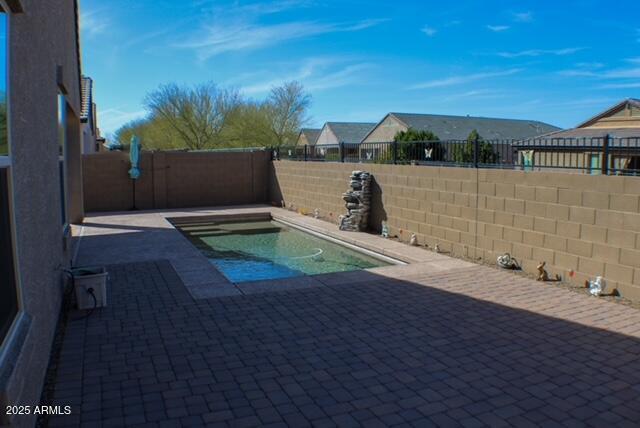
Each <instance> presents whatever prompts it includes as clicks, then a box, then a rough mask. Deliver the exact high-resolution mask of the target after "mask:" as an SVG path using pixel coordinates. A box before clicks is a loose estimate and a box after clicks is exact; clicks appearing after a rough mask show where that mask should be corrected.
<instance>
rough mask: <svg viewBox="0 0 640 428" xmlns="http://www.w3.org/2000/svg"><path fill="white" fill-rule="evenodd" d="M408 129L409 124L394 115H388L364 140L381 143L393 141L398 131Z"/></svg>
mask: <svg viewBox="0 0 640 428" xmlns="http://www.w3.org/2000/svg"><path fill="white" fill-rule="evenodd" d="M406 130H407V126H406V125H405V124H403V123H402V122H400V121H399V120H398V119H396V118H395V117H393V116H387V117H386V118H385V119H384V120H383V121H382V122H381V123H380V124H379V125H378V126H376V127H375V129H374V130H373V131H371V133H370V134H369V135H368V136H367V137H366V138H365V139H364V140H363V141H362V142H363V143H380V142H387V141H393V138H394V137H395V136H396V134H397V133H398V132H401V131H406Z"/></svg>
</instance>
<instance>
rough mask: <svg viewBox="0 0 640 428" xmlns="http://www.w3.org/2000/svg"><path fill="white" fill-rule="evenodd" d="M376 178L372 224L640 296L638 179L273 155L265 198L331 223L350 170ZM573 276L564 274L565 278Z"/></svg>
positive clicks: (340, 209)
mask: <svg viewBox="0 0 640 428" xmlns="http://www.w3.org/2000/svg"><path fill="white" fill-rule="evenodd" d="M357 169H365V170H367V171H370V172H371V173H372V174H373V176H374V179H375V184H374V189H373V207H372V210H373V212H372V215H371V225H372V226H373V228H374V229H378V230H379V228H380V224H381V222H382V221H383V220H386V221H387V223H388V224H389V226H390V230H391V233H392V234H394V235H398V236H399V237H400V239H402V240H404V241H408V240H409V238H410V235H411V234H412V233H415V234H416V235H417V237H418V242H419V243H421V244H428V245H429V246H431V247H433V246H434V245H435V244H436V243H438V244H439V246H440V248H441V249H442V250H443V251H448V252H451V253H452V254H453V255H455V256H463V257H468V258H470V259H474V260H479V259H480V258H481V259H482V260H484V261H491V262H495V260H496V258H497V257H498V256H499V255H502V254H504V253H510V254H511V255H512V256H513V257H515V258H516V259H517V260H518V261H519V262H520V263H521V265H522V267H523V269H524V270H525V271H527V272H530V273H534V272H535V271H536V265H537V264H538V263H539V262H540V261H546V263H547V270H548V272H549V273H550V274H552V275H555V274H559V275H561V276H562V278H563V279H564V280H567V281H569V282H573V283H575V284H583V283H584V281H585V279H587V278H593V277H595V276H597V275H601V276H603V277H604V278H605V279H606V281H607V289H608V290H609V291H611V290H612V289H613V288H616V289H617V290H618V291H619V292H620V293H621V294H622V295H623V296H624V297H627V298H630V299H633V300H640V177H622V176H596V175H593V176H592V175H584V174H575V173H560V172H523V171H513V170H497V169H473V168H438V167H424V166H422V167H420V166H410V165H407V166H402V165H376V164H371V165H369V164H368V165H362V164H349V163H345V164H340V163H314V162H295V161H273V162H272V163H271V170H270V179H269V182H270V188H269V199H270V200H271V202H272V203H274V204H278V205H280V204H281V202H282V201H284V202H285V203H286V204H287V206H288V207H289V206H291V205H293V206H294V208H295V209H298V210H305V211H307V212H309V213H310V212H313V210H314V209H316V208H318V209H319V210H320V215H321V217H323V218H325V219H327V220H329V221H333V222H336V223H337V221H338V216H339V215H340V214H344V213H345V212H346V210H345V207H344V202H343V200H342V198H341V195H342V193H343V192H344V191H345V190H346V189H347V185H348V177H349V174H350V173H351V171H352V170H357ZM570 272H573V276H571V275H570Z"/></svg>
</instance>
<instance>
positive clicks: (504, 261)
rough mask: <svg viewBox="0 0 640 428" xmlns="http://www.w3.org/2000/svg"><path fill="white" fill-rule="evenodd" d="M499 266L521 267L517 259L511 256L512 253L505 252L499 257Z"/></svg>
mask: <svg viewBox="0 0 640 428" xmlns="http://www.w3.org/2000/svg"><path fill="white" fill-rule="evenodd" d="M497 262H498V266H500V267H501V268H503V269H513V270H515V269H519V265H518V262H517V261H516V259H515V258H513V257H511V254H509V253H504V254H503V255H501V256H500V257H498V260H497Z"/></svg>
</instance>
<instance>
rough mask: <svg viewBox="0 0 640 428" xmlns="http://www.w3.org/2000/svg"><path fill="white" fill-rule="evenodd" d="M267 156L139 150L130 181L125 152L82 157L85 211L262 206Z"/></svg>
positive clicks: (268, 154)
mask: <svg viewBox="0 0 640 428" xmlns="http://www.w3.org/2000/svg"><path fill="white" fill-rule="evenodd" d="M270 159H271V154H270V153H269V152H264V151H255V152H228V153H220V152H218V153H211V152H209V153H203V152H143V153H142V156H141V159H140V170H141V176H140V179H139V180H137V181H136V183H135V187H134V183H133V181H132V180H131V179H130V178H129V175H128V171H129V168H130V163H129V156H128V153H123V152H111V153H96V154H89V155H84V156H83V183H84V185H83V188H84V203H85V211H86V212H96V211H126V210H130V209H132V208H133V207H134V192H135V208H136V209H140V210H143V209H166V208H187V207H199V206H216V205H244V204H258V203H259V204H262V203H266V202H267V194H268V179H269V163H270V162H269V160H270Z"/></svg>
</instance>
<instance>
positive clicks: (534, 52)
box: [498, 48, 586, 58]
mask: <svg viewBox="0 0 640 428" xmlns="http://www.w3.org/2000/svg"><path fill="white" fill-rule="evenodd" d="M584 49H586V48H564V49H528V50H524V51H518V52H499V53H498V56H501V57H503V58H519V57H525V56H526V57H536V56H542V55H555V56H564V55H571V54H574V53H576V52H579V51H581V50H584Z"/></svg>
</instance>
